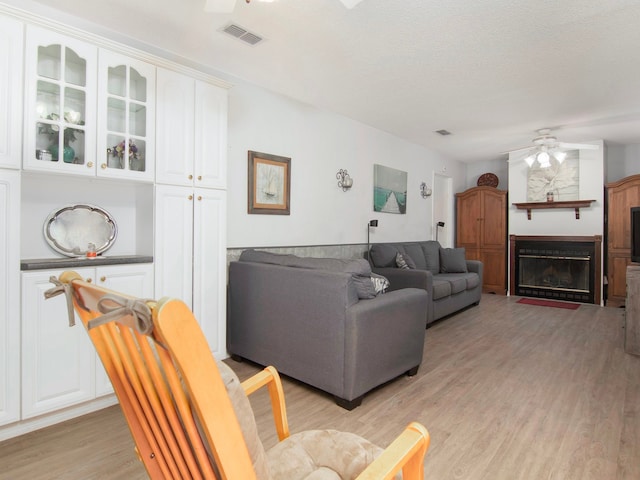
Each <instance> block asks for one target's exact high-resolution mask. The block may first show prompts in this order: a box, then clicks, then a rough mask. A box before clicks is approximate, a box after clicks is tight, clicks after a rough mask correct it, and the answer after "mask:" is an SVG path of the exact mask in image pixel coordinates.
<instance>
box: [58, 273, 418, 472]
mask: <svg viewBox="0 0 640 480" xmlns="http://www.w3.org/2000/svg"><path fill="white" fill-rule="evenodd" d="M52 282H53V283H54V284H56V285H57V286H56V287H54V288H52V289H51V290H50V291H49V292H47V296H53V295H55V294H57V293H61V292H64V293H65V294H66V296H67V302H68V307H69V318H70V320H69V321H70V322H71V323H73V321H74V314H73V312H74V310H75V311H76V312H77V314H78V315H79V317H80V318H81V320H82V323H83V324H84V326H85V327H86V328H87V330H88V333H89V336H90V337H91V340H92V341H93V344H94V346H95V348H96V350H97V352H98V354H99V356H100V358H101V359H102V362H103V364H104V366H105V369H106V371H107V374H108V375H109V378H110V379H111V382H112V384H113V387H114V389H115V392H116V395H117V396H118V400H119V401H120V406H121V408H122V411H123V413H124V415H125V417H126V420H127V423H128V424H129V428H130V430H131V434H132V435H133V438H134V441H135V444H136V452H137V454H138V457H139V458H140V460H141V461H142V462H143V463H144V466H145V468H146V470H147V472H148V474H149V477H150V478H153V479H192V478H193V479H199V478H204V479H215V478H222V479H230V480H250V479H254V478H260V479H274V480H275V479H286V480H295V479H304V478H313V479H314V480H320V479H354V478H358V479H361V480H363V479H388V478H393V477H394V475H396V473H398V472H400V471H402V474H403V478H404V479H405V480H411V479H423V472H424V466H423V462H424V455H425V453H426V451H427V448H428V447H429V433H428V432H427V430H426V429H425V428H424V427H423V426H422V425H420V424H418V423H411V424H410V425H409V426H407V427H406V429H405V430H404V431H403V432H402V433H401V434H400V435H399V436H398V437H397V438H396V440H394V441H393V442H392V444H391V445H389V447H388V448H387V449H386V450H384V451H383V450H382V449H380V448H378V447H376V446H375V445H373V444H371V443H369V442H367V441H366V440H364V439H362V438H361V437H358V436H356V435H353V434H349V433H343V432H337V431H333V430H322V431H320V430H316V431H307V432H302V433H298V434H294V435H290V434H289V427H288V424H287V417H286V410H285V402H284V396H283V390H282V384H281V382H280V378H279V376H278V373H277V372H276V370H275V369H274V368H273V367H267V368H265V369H264V370H263V371H261V372H259V373H258V374H256V375H255V376H254V377H252V378H250V379H248V380H246V381H245V382H242V384H240V382H239V381H238V378H237V377H236V376H235V374H234V373H233V372H232V371H231V369H230V368H229V367H228V366H226V365H225V364H224V363H223V362H216V361H215V359H214V358H213V356H212V354H211V352H210V350H209V346H208V344H207V341H206V339H205V337H204V335H203V334H202V331H201V330H200V327H199V325H198V323H197V322H196V320H195V318H194V316H193V314H192V313H191V311H190V310H189V309H188V307H187V306H186V305H185V304H184V303H183V302H181V301H179V300H174V299H162V300H160V301H159V302H154V301H151V300H140V299H135V298H132V297H128V296H127V295H123V294H120V293H117V292H113V291H110V290H107V289H104V288H101V287H98V286H96V285H94V284H91V283H87V282H85V281H83V280H82V278H81V277H80V275H78V274H77V273H75V272H64V273H63V274H62V275H61V276H60V278H59V279H55V278H52ZM263 386H266V387H267V388H268V391H269V394H270V398H271V404H272V407H273V413H274V419H275V424H276V430H277V433H278V437H279V439H280V442H279V443H278V444H277V445H276V446H275V447H273V448H272V449H270V450H269V451H268V452H265V450H264V448H263V447H262V444H261V443H260V440H259V438H258V435H257V431H256V424H255V419H254V417H253V412H252V411H251V406H250V403H249V400H248V398H247V395H248V394H251V393H253V392H255V391H256V390H258V389H259V388H261V387H263ZM300 454H301V455H300Z"/></svg>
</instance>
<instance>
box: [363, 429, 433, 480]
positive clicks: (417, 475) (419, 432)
mask: <svg viewBox="0 0 640 480" xmlns="http://www.w3.org/2000/svg"><path fill="white" fill-rule="evenodd" d="M430 441H431V437H430V436H429V432H428V431H427V429H426V428H424V426H422V425H421V424H419V423H417V422H411V423H410V424H409V425H408V426H407V428H405V430H404V431H403V432H402V433H401V434H400V435H399V436H398V437H396V439H395V440H394V441H393V442H391V444H390V445H389V446H388V447H387V448H386V449H385V450H384V452H382V454H381V455H380V456H379V457H378V458H376V459H375V460H374V461H373V462H372V463H370V464H369V466H368V467H367V468H366V469H365V470H364V471H363V472H362V473H361V474H360V475H358V477H357V479H356V480H383V479H384V480H388V479H392V478H393V477H394V475H395V474H396V473H398V472H399V471H400V470H402V478H403V480H423V479H424V456H425V454H426V453H427V449H428V448H429V443H430Z"/></svg>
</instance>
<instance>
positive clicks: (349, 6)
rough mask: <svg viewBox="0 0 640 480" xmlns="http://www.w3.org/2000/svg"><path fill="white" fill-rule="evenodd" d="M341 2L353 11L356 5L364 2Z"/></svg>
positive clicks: (350, 0)
mask: <svg viewBox="0 0 640 480" xmlns="http://www.w3.org/2000/svg"><path fill="white" fill-rule="evenodd" d="M340 1H341V2H342V4H343V5H344V6H345V7H347V8H349V9H351V8H353V7H355V6H356V5H358V4H359V3H360V2H361V1H362V0H340Z"/></svg>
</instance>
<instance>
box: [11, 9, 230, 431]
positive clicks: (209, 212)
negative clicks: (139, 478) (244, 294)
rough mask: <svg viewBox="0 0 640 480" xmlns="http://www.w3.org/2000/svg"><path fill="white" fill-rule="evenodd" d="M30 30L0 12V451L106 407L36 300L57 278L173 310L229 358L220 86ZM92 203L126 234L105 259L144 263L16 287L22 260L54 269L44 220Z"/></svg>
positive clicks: (52, 307)
mask: <svg viewBox="0 0 640 480" xmlns="http://www.w3.org/2000/svg"><path fill="white" fill-rule="evenodd" d="M7 11H8V12H9V14H8V15H4V13H6V12H7ZM32 20H33V18H32V17H31V16H29V17H25V16H24V15H22V14H21V13H20V12H19V11H18V10H16V9H12V7H9V6H4V5H0V440H4V439H6V438H10V437H12V436H15V435H19V434H22V433H26V432H28V431H31V430H34V429H36V428H40V427H44V426H47V425H51V424H53V423H56V422H59V421H62V420H65V419H69V418H73V417H74V416H78V415H80V414H83V413H88V412H90V411H93V410H95V409H97V408H102V407H104V406H107V405H110V404H113V403H114V402H115V401H116V400H115V397H114V396H113V395H110V394H111V393H112V392H113V390H112V387H111V384H110V382H109V380H108V378H107V375H106V373H105V372H104V369H103V367H102V364H101V363H100V361H99V359H98V358H97V356H96V354H95V350H94V348H93V346H92V345H91V343H90V339H89V337H88V335H87V333H86V332H85V331H84V328H83V327H82V325H81V323H80V321H79V320H77V321H76V326H75V327H69V326H68V320H67V309H66V305H65V300H64V298H63V297H62V296H58V297H55V298H51V299H48V300H45V298H44V292H45V291H46V290H48V289H49V288H51V287H52V284H51V283H50V281H49V278H50V276H52V275H55V276H57V275H59V274H60V273H61V272H62V271H63V270H68V269H73V270H76V271H77V272H79V273H80V274H81V275H82V276H83V277H85V278H87V279H91V281H92V282H96V283H97V284H98V285H104V286H106V287H108V288H111V289H113V290H116V291H123V292H126V293H128V294H131V295H135V296H140V297H145V298H160V297H162V296H173V297H177V298H180V299H182V300H184V301H185V302H186V303H187V304H188V305H189V306H190V307H191V308H192V310H193V311H194V313H195V315H196V317H197V318H198V321H199V322H200V325H201V327H202V329H203V331H204V333H205V335H206V337H207V339H208V341H209V343H210V346H211V350H212V352H213V353H214V355H215V356H216V357H217V358H223V357H225V356H226V348H225V341H226V333H225V332H226V294H225V292H226V211H227V206H226V202H227V194H226V185H227V181H226V176H227V166H226V157H227V90H226V88H224V87H223V85H225V84H224V83H223V82H219V81H217V80H215V79H212V78H210V77H208V76H206V75H204V74H201V73H198V72H195V71H192V70H190V69H188V68H185V67H182V66H179V65H174V64H172V63H171V62H168V61H166V60H161V59H158V58H155V57H153V56H151V55H149V54H146V53H144V52H134V51H133V50H132V49H131V48H129V47H126V48H120V47H119V46H118V45H117V44H115V43H114V42H112V41H110V40H108V39H103V40H101V39H99V38H97V37H95V36H91V37H89V36H87V35H85V34H84V33H83V32H80V31H75V30H74V29H72V28H64V29H56V28H55V27H52V28H51V29H49V28H46V27H45V26H44V25H46V19H41V20H40V21H38V22H33V21H32ZM36 23H37V25H36ZM85 39H86V40H85ZM132 57H133V58H132ZM157 65H162V67H157ZM171 68H175V69H176V71H174V70H171ZM178 72H180V73H178ZM208 80H209V81H210V82H212V83H210V82H209V81H208ZM153 184H155V186H154V185H153ZM125 185H126V189H125V192H126V194H127V195H126V196H125V197H124V198H125V199H129V198H132V200H131V202H127V201H126V200H123V195H122V192H123V188H124V187H125ZM61 192H62V194H61ZM77 197H78V198H77ZM79 197H82V198H79ZM92 199H98V201H97V202H95V203H96V204H98V205H99V206H101V207H104V208H105V209H106V210H107V211H110V210H111V207H113V211H112V212H111V213H115V214H116V217H118V216H120V217H121V218H124V222H121V223H119V227H120V226H122V225H123V224H124V226H125V227H126V228H127V229H128V230H130V231H129V232H128V233H129V234H128V235H125V234H124V233H125V232H124V231H122V232H119V236H118V240H117V241H116V245H115V246H114V248H113V250H116V247H117V246H118V243H117V242H118V241H120V238H127V239H128V242H125V243H123V242H121V243H120V244H119V245H120V246H121V248H120V251H119V252H118V254H117V255H123V256H126V255H139V256H145V257H149V256H151V255H150V254H151V253H153V257H152V258H153V262H154V263H127V264H126V265H106V266H99V265H90V266H82V267H69V268H62V267H61V268H57V267H56V269H53V270H49V269H47V270H29V269H26V270H25V271H23V272H21V271H20V258H21V256H22V257H23V258H24V259H27V260H29V259H38V258H48V257H49V256H51V257H59V255H58V254H56V253H54V252H53V251H49V249H48V246H47V245H46V242H45V241H44V238H41V237H40V235H41V234H42V233H41V232H42V224H43V222H44V220H45V218H46V216H47V214H48V213H49V212H50V211H52V209H55V208H58V207H60V206H62V204H61V203H65V204H66V203H93V202H92V201H91V200H92ZM152 219H153V220H152ZM152 221H153V222H154V223H153V224H152ZM21 222H22V224H21ZM139 225H143V227H142V228H143V229H144V232H141V231H138V230H135V234H131V231H133V230H131V229H132V228H134V229H137V228H138V226H139ZM123 230H124V229H123ZM148 232H153V237H154V241H153V242H152V241H151V235H150V234H149V235H145V233H148ZM152 244H153V252H151V248H152V247H151V245H152ZM123 245H126V247H124V248H122V246H123ZM113 250H112V251H113ZM123 250H126V251H123ZM129 250H130V251H129ZM34 252H37V254H36V255H34ZM109 254H110V252H107V256H108V255H109ZM27 263H28V262H27ZM25 268H30V267H25Z"/></svg>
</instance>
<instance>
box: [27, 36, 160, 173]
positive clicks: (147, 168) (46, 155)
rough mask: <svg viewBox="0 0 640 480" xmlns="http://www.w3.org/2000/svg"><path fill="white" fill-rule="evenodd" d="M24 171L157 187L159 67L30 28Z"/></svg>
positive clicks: (28, 38)
mask: <svg viewBox="0 0 640 480" xmlns="http://www.w3.org/2000/svg"><path fill="white" fill-rule="evenodd" d="M25 61H26V66H25V73H26V85H27V87H26V88H27V89H26V100H25V127H24V168H25V169H26V170H34V171H49V172H57V173H63V174H73V175H87V176H99V177H111V178H124V179H131V180H138V181H149V182H152V181H153V178H154V172H153V153H154V136H153V133H154V121H155V114H154V108H155V67H154V66H152V65H149V64H147V63H145V62H141V61H138V60H134V59H130V58H128V57H126V56H124V55H120V54H117V53H113V52H111V51H109V50H106V49H99V48H98V47H96V46H94V45H91V44H88V43H86V42H83V41H81V40H78V39H75V38H71V37H67V36H65V35H62V34H59V33H56V32H52V31H50V30H47V29H43V28H39V27H34V26H28V27H27V34H26V56H25Z"/></svg>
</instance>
